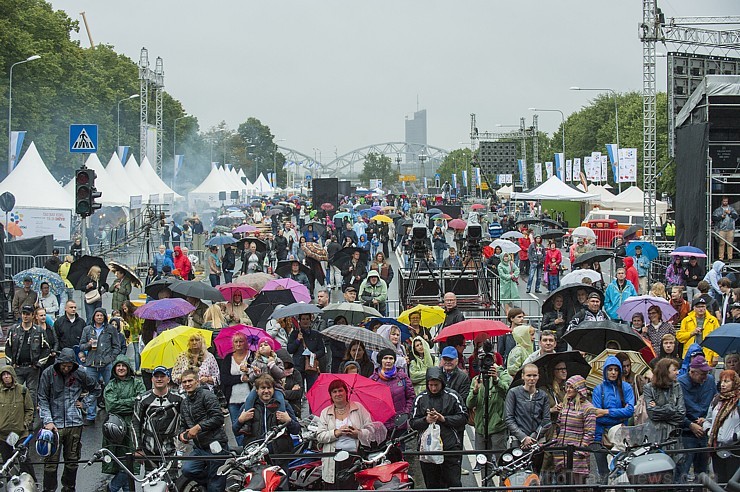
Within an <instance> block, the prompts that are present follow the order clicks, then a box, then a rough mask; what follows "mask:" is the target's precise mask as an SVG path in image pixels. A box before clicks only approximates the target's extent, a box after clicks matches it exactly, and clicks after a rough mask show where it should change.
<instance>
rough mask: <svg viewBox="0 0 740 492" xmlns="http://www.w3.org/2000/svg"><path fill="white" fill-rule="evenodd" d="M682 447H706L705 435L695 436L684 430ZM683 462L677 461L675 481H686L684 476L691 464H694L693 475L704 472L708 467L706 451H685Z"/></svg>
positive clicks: (686, 474)
mask: <svg viewBox="0 0 740 492" xmlns="http://www.w3.org/2000/svg"><path fill="white" fill-rule="evenodd" d="M683 447H684V448H686V449H689V448H705V447H707V436H706V435H704V437H696V436H695V435H694V434H693V433H691V432H690V431H689V432H688V433H687V432H686V431H684V434H683ZM684 456H685V459H684V461H683V463H679V464H678V466H676V472H677V473H678V476H677V477H676V478H677V481H678V482H679V483H686V477H687V476H688V474H689V470H691V465H692V464H693V465H694V475H698V474H699V473H702V472H706V471H707V470H708V469H709V454H708V453H686V454H685V455H684Z"/></svg>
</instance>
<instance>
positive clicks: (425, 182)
mask: <svg viewBox="0 0 740 492" xmlns="http://www.w3.org/2000/svg"><path fill="white" fill-rule="evenodd" d="M424 188H428V186H427V177H426V176H424Z"/></svg>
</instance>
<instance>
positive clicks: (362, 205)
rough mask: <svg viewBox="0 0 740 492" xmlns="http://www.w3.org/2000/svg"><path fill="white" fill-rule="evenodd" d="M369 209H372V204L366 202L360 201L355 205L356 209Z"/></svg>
mask: <svg viewBox="0 0 740 492" xmlns="http://www.w3.org/2000/svg"><path fill="white" fill-rule="evenodd" d="M368 209H370V205H368V204H366V203H359V204H357V205H355V210H358V211H363V210H368Z"/></svg>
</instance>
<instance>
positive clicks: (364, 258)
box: [334, 247, 370, 267]
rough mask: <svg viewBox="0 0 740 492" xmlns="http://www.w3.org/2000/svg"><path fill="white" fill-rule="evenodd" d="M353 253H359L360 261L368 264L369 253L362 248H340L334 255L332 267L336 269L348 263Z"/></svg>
mask: <svg viewBox="0 0 740 492" xmlns="http://www.w3.org/2000/svg"><path fill="white" fill-rule="evenodd" d="M355 251H359V252H360V261H361V262H365V263H367V262H368V259H369V255H370V253H369V252H368V251H367V250H365V249H362V248H356V247H348V248H342V249H340V250H339V251H337V252H336V254H334V265H336V266H337V267H340V266H341V265H344V263H346V262H348V261H349V260H350V259H351V258H352V255H353V254H354V252H355Z"/></svg>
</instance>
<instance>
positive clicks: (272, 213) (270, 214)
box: [265, 207, 283, 217]
mask: <svg viewBox="0 0 740 492" xmlns="http://www.w3.org/2000/svg"><path fill="white" fill-rule="evenodd" d="M281 213H283V209H282V208H275V207H272V208H271V209H270V210H268V211H267V212H266V213H265V215H267V216H268V217H273V216H275V215H280V214H281Z"/></svg>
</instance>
